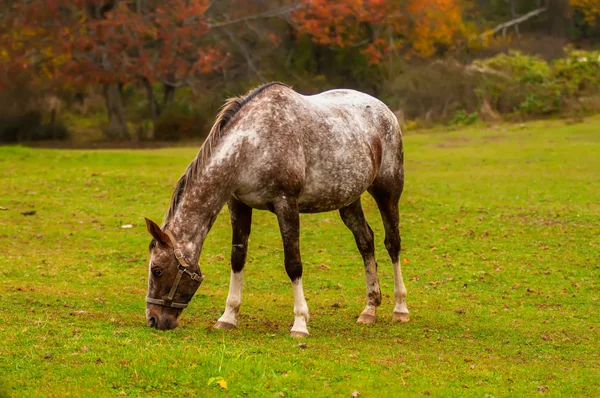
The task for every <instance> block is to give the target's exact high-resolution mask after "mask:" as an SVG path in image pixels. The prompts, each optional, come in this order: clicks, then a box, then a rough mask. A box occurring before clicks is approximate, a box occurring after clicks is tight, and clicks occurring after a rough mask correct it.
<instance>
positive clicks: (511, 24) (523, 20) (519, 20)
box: [479, 7, 548, 38]
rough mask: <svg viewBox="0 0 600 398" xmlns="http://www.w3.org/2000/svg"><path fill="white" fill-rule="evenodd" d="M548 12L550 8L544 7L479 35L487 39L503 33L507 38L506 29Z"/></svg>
mask: <svg viewBox="0 0 600 398" xmlns="http://www.w3.org/2000/svg"><path fill="white" fill-rule="evenodd" d="M546 11H548V7H542V8H537V9H535V10H533V11H529V12H528V13H527V14H525V15H522V16H520V17H519V18H515V19H512V20H510V21H508V22H505V23H503V24H500V25H498V26H496V27H495V28H494V29H492V30H489V31H487V32H483V33H482V34H481V35H479V37H480V38H483V37H486V36H490V35H495V34H496V33H498V32H500V31H502V35H503V36H506V29H508V28H510V27H511V26H513V25H518V24H520V23H521V22H525V21H527V20H528V19H531V18H533V17H535V16H537V15H540V14H541V13H543V12H546Z"/></svg>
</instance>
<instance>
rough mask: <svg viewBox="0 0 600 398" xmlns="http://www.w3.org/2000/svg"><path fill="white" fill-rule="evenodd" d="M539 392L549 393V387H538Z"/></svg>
mask: <svg viewBox="0 0 600 398" xmlns="http://www.w3.org/2000/svg"><path fill="white" fill-rule="evenodd" d="M537 390H538V391H539V392H546V391H548V386H538V387H537Z"/></svg>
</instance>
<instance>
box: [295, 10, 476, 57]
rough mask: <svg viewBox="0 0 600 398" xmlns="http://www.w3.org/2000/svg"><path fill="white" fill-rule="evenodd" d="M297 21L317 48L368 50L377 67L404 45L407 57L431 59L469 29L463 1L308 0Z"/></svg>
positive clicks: (365, 52) (299, 12)
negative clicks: (463, 10)
mask: <svg viewBox="0 0 600 398" xmlns="http://www.w3.org/2000/svg"><path fill="white" fill-rule="evenodd" d="M292 19H293V21H294V23H295V25H296V26H297V27H298V30H299V31H300V33H303V34H306V35H309V36H310V37H311V38H312V40H313V41H314V42H315V43H318V44H321V45H327V46H334V47H339V48H348V47H355V46H361V47H363V48H362V49H361V50H360V51H361V53H362V54H364V55H366V56H367V57H368V59H369V62H370V63H373V64H376V63H379V62H381V60H382V59H383V56H384V55H385V54H386V52H389V51H398V50H399V43H405V42H408V43H411V46H410V48H405V49H404V50H405V55H411V53H412V54H416V55H419V56H422V57H429V56H432V55H434V54H435V53H436V52H437V51H439V50H440V49H450V48H452V47H454V45H455V43H456V41H457V37H458V36H460V34H461V33H462V31H463V30H464V24H463V20H462V14H461V8H460V5H459V0H387V1H386V0H348V1H343V2H342V1H325V0H313V1H308V0H306V1H304V2H303V3H302V7H301V8H300V9H299V10H297V11H295V12H294V13H293V14H292Z"/></svg>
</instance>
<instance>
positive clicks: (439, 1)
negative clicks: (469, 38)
mask: <svg viewBox="0 0 600 398" xmlns="http://www.w3.org/2000/svg"><path fill="white" fill-rule="evenodd" d="M407 11H408V12H409V13H410V15H411V20H412V21H413V26H412V31H411V32H410V34H409V37H410V41H411V42H412V47H413V49H414V50H415V51H416V52H417V53H418V54H419V55H421V56H424V57H429V56H432V55H434V53H435V51H436V47H437V46H439V45H444V46H447V47H452V45H453V43H454V40H455V35H456V34H457V33H458V32H460V29H461V27H462V25H463V23H462V15H461V9H460V7H459V5H458V2H457V1H456V0H411V1H409V2H408V5H407Z"/></svg>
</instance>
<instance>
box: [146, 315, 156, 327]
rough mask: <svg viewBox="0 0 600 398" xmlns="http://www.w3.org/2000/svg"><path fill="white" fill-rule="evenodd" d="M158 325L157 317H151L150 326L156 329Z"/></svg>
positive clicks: (149, 319)
mask: <svg viewBox="0 0 600 398" xmlns="http://www.w3.org/2000/svg"><path fill="white" fill-rule="evenodd" d="M157 324H158V322H157V320H156V317H155V316H151V317H150V318H148V326H150V327H151V328H155V327H156V326H157Z"/></svg>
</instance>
